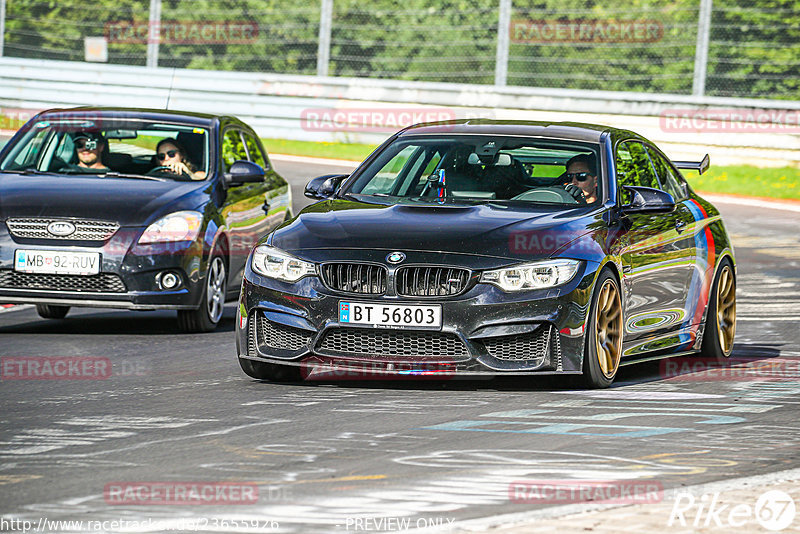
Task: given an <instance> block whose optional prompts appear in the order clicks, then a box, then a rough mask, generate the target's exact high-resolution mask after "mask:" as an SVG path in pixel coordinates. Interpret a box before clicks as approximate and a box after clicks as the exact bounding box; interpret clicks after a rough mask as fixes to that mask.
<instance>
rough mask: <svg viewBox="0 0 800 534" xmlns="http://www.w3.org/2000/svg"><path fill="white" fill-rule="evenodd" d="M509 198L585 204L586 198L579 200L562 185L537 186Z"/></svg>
mask: <svg viewBox="0 0 800 534" xmlns="http://www.w3.org/2000/svg"><path fill="white" fill-rule="evenodd" d="M511 200H530V201H534V202H560V203H564V204H581V203H582V204H586V200H584V201H583V202H581V201H580V200H578V199H577V198H575V197H574V196H573V195H572V194H571V193H570V192H569V191H567V190H566V189H565V188H563V187H559V186H551V187H539V188H537V189H530V190H528V191H525V192H524V193H520V194H519V195H517V196H515V197H513V198H511Z"/></svg>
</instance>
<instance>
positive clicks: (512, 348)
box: [481, 325, 561, 362]
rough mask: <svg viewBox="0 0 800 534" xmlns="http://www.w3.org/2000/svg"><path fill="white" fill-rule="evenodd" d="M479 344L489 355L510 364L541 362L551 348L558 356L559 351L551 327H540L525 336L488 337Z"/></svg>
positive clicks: (555, 336)
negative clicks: (555, 350) (481, 344)
mask: <svg viewBox="0 0 800 534" xmlns="http://www.w3.org/2000/svg"><path fill="white" fill-rule="evenodd" d="M481 342H482V343H483V346H484V347H486V351H487V352H488V353H489V355H491V356H493V357H495V358H497V359H498V360H504V361H511V362H522V361H531V360H541V359H543V358H545V357H546V356H547V354H548V353H549V352H550V350H551V347H553V348H555V349H557V351H558V353H559V355H560V349H561V347H560V345H559V342H558V335H557V334H555V332H554V328H553V326H552V325H550V326H541V327H539V328H537V329H536V330H534V331H533V332H528V333H525V334H515V335H511V336H499V337H490V338H486V339H482V340H481Z"/></svg>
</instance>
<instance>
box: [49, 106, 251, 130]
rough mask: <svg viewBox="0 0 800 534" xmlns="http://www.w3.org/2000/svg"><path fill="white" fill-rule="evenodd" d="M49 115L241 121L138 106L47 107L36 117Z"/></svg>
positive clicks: (207, 123)
mask: <svg viewBox="0 0 800 534" xmlns="http://www.w3.org/2000/svg"><path fill="white" fill-rule="evenodd" d="M51 115H58V116H59V117H64V118H69V117H71V116H77V117H87V116H94V115H97V116H99V117H108V118H119V119H122V118H142V119H146V120H154V121H180V122H186V123H188V124H196V125H202V126H206V127H208V126H211V125H212V124H213V123H214V122H215V121H217V120H226V121H228V120H232V121H234V122H241V121H239V120H238V119H236V118H235V117H228V116H223V115H211V114H209V113H195V112H192V111H175V110H166V109H140V108H116V107H113V108H112V107H92V106H84V107H78V108H58V109H48V110H46V111H43V112H41V113H40V114H39V115H38V117H40V118H47V117H50V116H51Z"/></svg>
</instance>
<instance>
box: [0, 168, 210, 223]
mask: <svg viewBox="0 0 800 534" xmlns="http://www.w3.org/2000/svg"><path fill="white" fill-rule="evenodd" d="M208 187H209V183H208V182H173V181H164V182H160V181H154V180H146V179H131V178H103V177H95V176H53V175H47V176H45V175H41V176H37V175H18V174H0V220H5V219H8V218H13V217H70V218H87V219H99V220H106V221H115V222H117V223H118V224H119V225H120V226H139V225H143V224H146V223H148V222H151V221H152V220H153V219H154V218H155V217H157V216H161V215H164V214H166V213H167V212H171V211H178V210H183V209H196V208H197V207H198V206H199V205H201V204H202V200H201V199H200V198H195V196H198V195H201V194H202V193H201V191H202V190H204V189H206V188H208Z"/></svg>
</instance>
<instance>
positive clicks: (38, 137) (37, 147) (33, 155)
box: [14, 129, 49, 169]
mask: <svg viewBox="0 0 800 534" xmlns="http://www.w3.org/2000/svg"><path fill="white" fill-rule="evenodd" d="M48 133H49V130H48V129H44V130H40V131H38V132H36V134H34V136H33V138H30V137H29V138H28V140H27V141H22V142H20V143H19V144H18V146H24V149H23V150H20V151H19V153H17V155H16V156H15V157H14V165H15V167H16V168H17V169H23V168H25V167H33V166H34V165H35V164H36V160H37V159H38V158H39V154H41V152H42V147H43V146H44V142H45V139H46V138H47V135H48Z"/></svg>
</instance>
